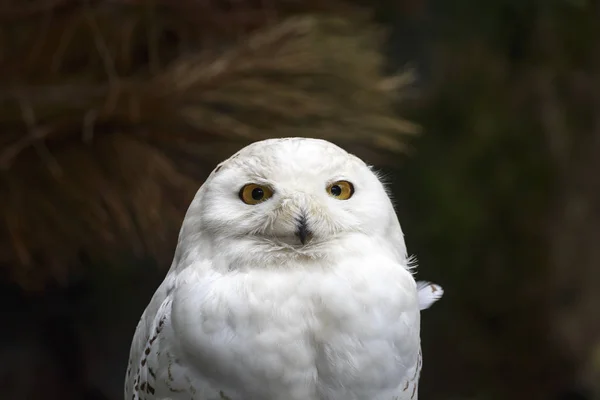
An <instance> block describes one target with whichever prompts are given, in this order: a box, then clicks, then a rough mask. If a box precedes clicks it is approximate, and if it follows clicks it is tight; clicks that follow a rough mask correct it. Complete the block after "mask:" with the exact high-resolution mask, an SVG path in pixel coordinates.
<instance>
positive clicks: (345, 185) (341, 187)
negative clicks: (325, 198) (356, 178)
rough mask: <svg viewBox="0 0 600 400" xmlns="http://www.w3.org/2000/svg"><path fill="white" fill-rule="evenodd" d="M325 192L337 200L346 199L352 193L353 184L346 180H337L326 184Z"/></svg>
mask: <svg viewBox="0 0 600 400" xmlns="http://www.w3.org/2000/svg"><path fill="white" fill-rule="evenodd" d="M327 193H328V194H329V195H330V196H331V197H335V198H336V199H338V200H348V199H349V198H350V197H352V195H353V194H354V185H352V184H351V183H350V182H348V181H337V182H333V183H332V184H330V185H329V186H327Z"/></svg>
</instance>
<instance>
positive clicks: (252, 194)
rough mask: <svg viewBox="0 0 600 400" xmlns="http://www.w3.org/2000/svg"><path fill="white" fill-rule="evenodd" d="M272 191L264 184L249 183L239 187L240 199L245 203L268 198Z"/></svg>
mask: <svg viewBox="0 0 600 400" xmlns="http://www.w3.org/2000/svg"><path fill="white" fill-rule="evenodd" d="M271 196H273V191H272V190H271V189H269V188H268V187H266V186H262V185H257V184H255V183H249V184H247V185H244V187H243V188H241V189H240V199H242V201H243V202H244V203H246V204H250V205H252V206H253V205H255V204H258V203H262V202H263V201H265V200H268V199H269V198H270V197H271Z"/></svg>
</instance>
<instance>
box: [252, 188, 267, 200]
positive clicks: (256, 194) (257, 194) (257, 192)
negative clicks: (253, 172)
mask: <svg viewBox="0 0 600 400" xmlns="http://www.w3.org/2000/svg"><path fill="white" fill-rule="evenodd" d="M264 196H265V192H264V191H263V190H262V189H261V188H254V189H252V198H253V199H254V200H261V199H262V198H263V197H264Z"/></svg>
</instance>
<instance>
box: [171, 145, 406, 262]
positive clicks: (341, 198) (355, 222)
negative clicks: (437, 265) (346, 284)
mask: <svg viewBox="0 0 600 400" xmlns="http://www.w3.org/2000/svg"><path fill="white" fill-rule="evenodd" d="M358 236H361V237H365V236H367V237H369V238H371V239H373V240H381V241H389V242H391V246H393V247H395V251H397V252H398V254H399V256H400V257H406V254H405V253H406V248H405V245H404V239H403V237H402V230H401V228H400V224H399V223H398V220H397V217H396V214H395V212H394V208H393V206H392V203H391V201H390V198H389V196H388V194H387V192H386V190H385V188H384V185H383V184H382V183H381V181H380V180H379V178H378V176H377V175H376V173H374V171H373V170H372V169H371V168H370V167H369V166H368V165H366V164H365V163H364V162H363V161H362V160H361V159H359V158H358V157H356V156H354V155H352V154H349V153H348V152H346V151H345V150H343V149H341V148H340V147H338V146H336V145H334V144H333V143H330V142H328V141H325V140H319V139H307V138H286V139H269V140H264V141H260V142H255V143H253V144H251V145H249V146H247V147H245V148H243V149H242V150H240V151H239V152H237V153H236V154H234V155H233V156H232V157H230V158H229V159H227V160H225V161H224V162H222V163H220V164H219V165H218V166H217V167H216V168H215V170H214V171H213V172H212V173H211V175H210V176H209V177H208V179H207V180H206V182H205V183H204V185H203V186H202V187H201V188H200V190H199V191H198V193H197V194H196V197H195V199H194V201H193V202H192V205H191V206H190V208H189V210H188V213H187V215H186V219H185V221H184V224H183V228H182V231H181V234H180V243H179V247H180V248H181V249H178V250H181V251H184V250H186V249H187V250H188V251H193V252H194V253H198V254H199V253H203V252H204V253H210V254H211V256H210V257H211V258H213V259H214V257H215V255H217V256H221V258H222V259H223V260H224V262H227V263H234V260H235V261H237V262H241V260H242V259H243V260H245V261H246V262H252V263H264V264H268V263H280V262H283V261H285V260H286V259H289V257H304V258H309V259H310V258H313V259H314V258H322V257H327V256H328V255H329V254H330V253H331V251H333V249H335V248H339V246H340V244H342V243H345V242H348V239H350V238H353V237H354V238H355V237H358ZM200 243H202V245H201V244H200ZM198 246H202V247H203V248H198ZM181 251H180V252H181Z"/></svg>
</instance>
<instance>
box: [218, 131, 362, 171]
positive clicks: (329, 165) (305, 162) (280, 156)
mask: <svg viewBox="0 0 600 400" xmlns="http://www.w3.org/2000/svg"><path fill="white" fill-rule="evenodd" d="M257 144H260V145H255V146H249V147H247V148H245V149H243V150H242V151H240V152H239V153H238V154H237V155H236V156H234V157H232V159H230V160H229V161H230V163H231V166H232V167H234V168H239V169H241V170H243V171H244V172H245V173H246V174H248V175H254V176H256V177H259V178H262V179H275V180H277V179H286V178H291V177H301V176H320V175H325V174H336V173H344V172H349V171H348V170H349V169H351V168H352V167H353V166H356V165H357V162H359V163H362V162H361V161H360V160H359V159H357V158H356V157H353V156H351V155H350V154H349V153H347V152H346V151H345V150H343V149H341V148H340V147H337V146H335V145H334V144H332V143H329V142H326V141H323V140H317V139H303V140H301V139H283V140H277V141H265V142H259V143H257Z"/></svg>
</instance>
